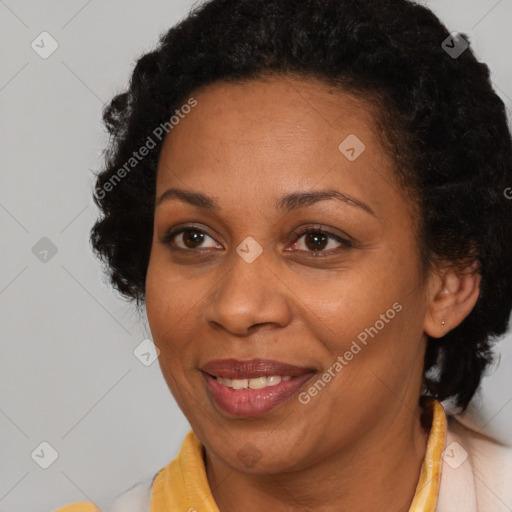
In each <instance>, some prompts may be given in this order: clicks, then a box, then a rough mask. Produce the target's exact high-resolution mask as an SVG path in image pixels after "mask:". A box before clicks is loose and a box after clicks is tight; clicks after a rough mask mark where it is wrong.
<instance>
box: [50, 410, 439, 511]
mask: <svg viewBox="0 0 512 512" xmlns="http://www.w3.org/2000/svg"><path fill="white" fill-rule="evenodd" d="M431 406H432V408H433V411H432V412H433V415H432V426H431V429H430V434H429V437H428V442H427V450H426V453H425V458H424V460H423V466H422V469H421V473H420V478H419V480H418V485H417V486H416V492H415V494H414V498H413V501H412V504H411V507H410V508H409V512H435V509H436V504H437V497H438V494H439V483H440V477H441V465H442V453H443V450H444V445H445V439H446V415H445V412H444V409H443V407H442V405H441V404H440V403H439V402H438V401H437V400H434V401H432V402H431ZM176 510H179V511H183V512H187V511H197V512H219V509H218V507H217V505H216V504H215V501H214V500H213V496H212V493H211V490H210V486H209V484H208V479H207V477H206V469H205V466H204V460H203V447H202V445H201V443H200V442H199V439H197V437H196V435H195V434H194V432H193V431H192V430H191V431H190V432H189V433H188V434H187V435H186V437H185V439H184V441H183V444H182V445H181V449H180V452H179V454H178V456H177V457H176V458H175V459H173V460H172V461H171V462H170V463H169V464H168V465H167V466H166V467H165V468H163V469H162V470H160V471H159V473H158V474H157V476H156V477H155V479H154V481H153V487H152V497H151V511H149V512H174V511H176ZM55 512H98V509H97V508H96V507H95V506H94V505H93V504H92V503H75V504H73V505H68V506H66V507H64V508H60V509H59V510H56V511H55Z"/></svg>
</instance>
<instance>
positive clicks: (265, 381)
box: [217, 375, 291, 389]
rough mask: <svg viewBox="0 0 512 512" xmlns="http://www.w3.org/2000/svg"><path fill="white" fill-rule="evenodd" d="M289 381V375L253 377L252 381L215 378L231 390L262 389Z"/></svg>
mask: <svg viewBox="0 0 512 512" xmlns="http://www.w3.org/2000/svg"><path fill="white" fill-rule="evenodd" d="M290 379H291V376H290V375H284V376H282V377H281V375H271V376H269V377H254V378H252V379H228V378H226V377H217V381H218V382H220V384H223V385H224V386H227V387H230V388H233V389H263V388H267V387H269V386H275V385H277V384H279V383H280V382H286V381H288V380H290Z"/></svg>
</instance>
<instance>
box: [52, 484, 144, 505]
mask: <svg viewBox="0 0 512 512" xmlns="http://www.w3.org/2000/svg"><path fill="white" fill-rule="evenodd" d="M152 484H153V477H151V478H145V479H144V480H141V481H139V482H138V483H136V484H135V485H133V486H132V487H130V488H129V489H128V490H126V491H125V492H123V493H122V494H120V495H118V496H117V497H116V498H115V500H114V502H113V503H112V504H111V505H110V506H109V507H107V508H106V509H105V508H104V509H102V510H103V512H150V510H151V490H152ZM54 512H101V510H100V509H99V508H97V507H96V506H95V505H94V504H93V503H73V504H71V505H67V506H65V507H63V508H59V509H57V510H55V511H54Z"/></svg>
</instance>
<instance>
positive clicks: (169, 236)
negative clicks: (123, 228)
mask: <svg viewBox="0 0 512 512" xmlns="http://www.w3.org/2000/svg"><path fill="white" fill-rule="evenodd" d="M186 231H195V232H197V233H202V234H205V235H207V236H209V237H210V238H212V240H214V238H213V237H212V236H210V235H209V234H208V233H207V232H206V231H204V230H203V229H199V228H196V227H195V226H183V227H181V228H177V229H174V230H172V229H171V230H169V231H168V232H167V233H166V234H165V235H164V237H163V238H162V240H161V242H162V243H163V244H164V245H168V246H169V247H170V248H171V250H173V251H185V252H194V251H200V250H201V248H197V249H183V248H182V247H176V246H175V245H174V242H173V239H174V238H175V237H177V236H178V235H180V234H182V233H185V232H186ZM310 233H314V234H321V235H325V236H327V238H331V239H334V240H336V242H339V243H340V244H341V245H340V246H339V247H336V248H335V249H329V250H327V251H325V250H320V251H304V250H300V251H298V252H307V253H309V254H310V255H311V256H312V257H314V258H318V257H327V256H330V255H332V254H337V253H338V252H340V251H346V250H348V249H352V248H353V245H352V243H351V242H350V241H348V240H347V239H344V238H342V237H340V236H339V235H335V234H334V233H331V232H330V231H326V230H325V229H322V228H321V227H308V228H306V229H303V230H301V231H299V232H294V235H295V237H296V238H295V239H294V241H293V244H295V243H297V242H298V241H299V240H300V239H301V238H302V237H303V236H304V235H308V234H310ZM203 250H204V249H203ZM294 252H295V251H294Z"/></svg>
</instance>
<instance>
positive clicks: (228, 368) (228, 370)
mask: <svg viewBox="0 0 512 512" xmlns="http://www.w3.org/2000/svg"><path fill="white" fill-rule="evenodd" d="M201 370H202V371H203V372H205V373H208V374H209V375H211V376H213V377H223V378H227V379H252V378H255V377H263V376H267V377H269V376H271V375H281V376H285V375H289V376H290V377H297V376H299V375H304V374H306V373H311V372H313V371H314V369H313V368H305V367H303V366H302V367H301V366H295V365H293V364H288V363H282V362H280V361H273V360H271V359H250V360H249V361H240V360H238V359H215V360H213V361H209V362H208V363H206V364H205V365H203V366H202V368H201Z"/></svg>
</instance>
